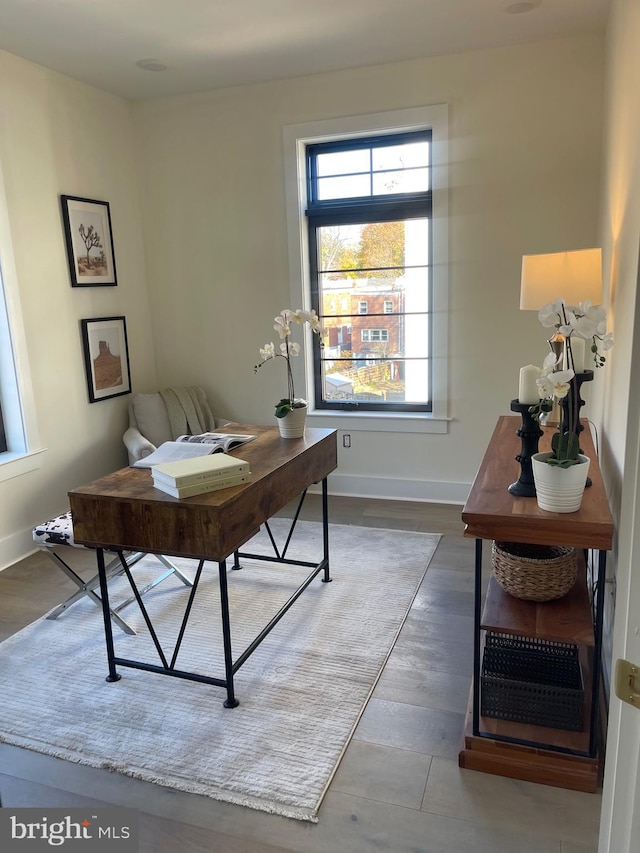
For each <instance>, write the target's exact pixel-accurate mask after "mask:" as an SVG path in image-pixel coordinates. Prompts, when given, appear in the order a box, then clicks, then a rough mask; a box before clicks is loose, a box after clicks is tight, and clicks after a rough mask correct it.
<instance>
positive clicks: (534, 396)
mask: <svg viewBox="0 0 640 853" xmlns="http://www.w3.org/2000/svg"><path fill="white" fill-rule="evenodd" d="M539 376H540V371H539V369H538V368H537V367H536V366H535V364H528V365H527V366H526V367H522V368H520V385H519V388H518V402H519V403H523V404H527V405H529V406H532V405H533V404H534V403H537V402H538V400H539V399H540V394H539V393H538V386H537V385H536V379H537V378H538V377H539Z"/></svg>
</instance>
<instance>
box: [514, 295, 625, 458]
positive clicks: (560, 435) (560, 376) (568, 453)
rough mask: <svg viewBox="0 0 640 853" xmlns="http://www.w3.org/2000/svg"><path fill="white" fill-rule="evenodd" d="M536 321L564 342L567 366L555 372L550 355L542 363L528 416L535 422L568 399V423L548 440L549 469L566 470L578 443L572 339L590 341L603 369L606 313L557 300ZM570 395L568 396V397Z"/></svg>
mask: <svg viewBox="0 0 640 853" xmlns="http://www.w3.org/2000/svg"><path fill="white" fill-rule="evenodd" d="M538 319H539V320H540V322H541V323H542V325H543V326H545V327H546V328H551V327H554V328H555V329H556V330H557V331H558V332H559V333H560V334H561V335H563V336H564V338H565V349H566V353H567V366H566V368H565V369H556V368H558V364H559V361H560V358H559V357H558V356H556V355H555V353H553V352H550V353H549V354H548V355H547V357H546V358H545V360H544V363H543V365H542V370H541V371H540V376H539V377H538V379H537V380H536V384H537V386H538V393H539V396H540V402H539V403H537V404H536V405H534V406H531V408H530V409H529V412H530V413H531V414H532V415H533V417H534V418H536V420H539V419H540V417H541V416H542V415H543V414H544V412H545V411H548V410H549V403H553V401H554V399H558V400H563V399H564V398H565V397H567V395H570V396H569V398H568V400H567V403H566V407H565V411H566V413H567V421H568V422H567V423H564V422H563V423H561V425H560V430H559V431H558V432H557V433H556V434H555V435H554V436H553V438H552V439H551V450H552V455H551V456H550V457H549V458H548V459H547V464H548V465H557V466H559V467H561V468H569V467H570V466H571V465H577V464H578V462H579V458H578V457H579V453H580V441H579V438H578V419H579V417H580V405H579V387H578V382H577V379H576V375H575V369H574V368H575V364H574V360H573V351H572V348H571V338H572V337H574V336H575V337H577V338H583V339H584V340H585V341H591V346H590V352H591V353H592V356H593V363H594V366H595V367H596V368H599V367H603V366H604V364H605V361H606V358H605V356H603V355H602V354H601V352H600V347H602V350H603V351H606V350H609V349H611V347H612V346H613V335H612V334H611V332H607V312H606V311H605V310H604V308H602V306H600V305H597V306H593V305H592V304H591V302H589V301H586V302H581V303H580V304H579V305H577V306H570V305H566V304H565V302H564V299H556V301H555V302H550V303H549V304H548V305H544V306H543V307H542V308H541V309H540V311H539V312H538ZM570 392H571V393H570Z"/></svg>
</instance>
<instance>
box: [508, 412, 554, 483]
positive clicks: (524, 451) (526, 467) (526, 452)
mask: <svg viewBox="0 0 640 853" xmlns="http://www.w3.org/2000/svg"><path fill="white" fill-rule="evenodd" d="M530 408H531V403H521V402H520V401H519V400H512V401H511V411H512V412H518V413H519V414H521V415H522V426H521V427H520V428H519V429H518V430H516V432H517V434H518V435H519V436H520V440H521V449H520V453H518V455H517V456H516V459H517V461H518V462H519V463H520V476H519V477H518V479H517V480H516V482H515V483H511V485H510V486H509V491H510V492H511V494H512V495H516V496H517V497H520V498H535V496H536V486H535V483H534V482H533V465H532V463H531V457H532V456H533V454H534V453H537V452H538V442H539V441H540V436H541V435H542V434H543V433H542V430H541V429H540V424H539V423H538V422H537V420H536V419H535V418H534V417H533V415H532V414H531V413H530V411H529V409H530ZM541 409H542V411H543V412H548V411H551V406H550V405H548V404H546V403H543V404H541Z"/></svg>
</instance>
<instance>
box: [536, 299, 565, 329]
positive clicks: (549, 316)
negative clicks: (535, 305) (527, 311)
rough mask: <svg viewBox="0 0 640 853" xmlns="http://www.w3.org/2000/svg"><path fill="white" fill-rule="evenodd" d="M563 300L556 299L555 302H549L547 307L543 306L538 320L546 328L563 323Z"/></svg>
mask: <svg viewBox="0 0 640 853" xmlns="http://www.w3.org/2000/svg"><path fill="white" fill-rule="evenodd" d="M563 304H564V303H563V301H562V299H556V301H555V302H549V303H548V304H547V305H543V306H542V308H541V309H540V310H539V311H538V320H540V322H541V323H542V325H543V326H545V327H550V326H557V325H558V324H559V323H561V322H562V319H563V318H562V306H563Z"/></svg>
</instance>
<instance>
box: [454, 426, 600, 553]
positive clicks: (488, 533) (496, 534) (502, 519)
mask: <svg viewBox="0 0 640 853" xmlns="http://www.w3.org/2000/svg"><path fill="white" fill-rule="evenodd" d="M521 423H522V420H521V418H520V417H518V416H512V415H503V416H502V417H500V418H499V420H498V423H497V426H496V428H495V430H494V433H493V436H492V438H491V441H490V442H489V446H488V448H487V451H486V453H485V456H484V459H483V460H482V464H481V465H480V469H479V471H478V474H477V476H476V478H475V480H474V483H473V486H472V488H471V492H470V493H469V497H468V498H467V502H466V503H465V505H464V508H463V510H462V520H463V521H464V522H465V524H466V528H465V536H473V537H475V538H478V539H498V540H504V541H508V542H530V543H532V544H539V545H572V546H574V547H580V548H597V549H599V550H605V551H606V550H609V549H610V548H611V544H612V539H613V529H614V528H613V518H612V516H611V511H610V509H609V502H608V500H607V495H606V493H605V489H604V484H603V482H602V475H601V473H600V467H599V465H598V459H597V457H596V453H595V448H594V446H593V442H592V439H591V433H590V431H589V427H588V424H585V429H584V430H583V431H582V432H581V433H580V445H581V448H582V450H583V451H584V453H585V455H586V456H588V457H589V458H590V460H591V464H590V466H589V476H590V477H591V479H592V481H593V485H592V486H590V487H589V488H587V489H585V493H584V498H583V501H582V506H581V508H580V509H579V510H578V512H571V513H557V512H546V511H545V510H543V509H539V507H538V504H537V502H536V499H535V498H521V497H514V496H513V495H512V494H511V493H510V492H509V491H508V487H509V485H510V484H511V483H513V482H515V481H516V480H517V479H518V477H519V476H520V465H519V463H518V462H517V461H516V458H515V457H516V455H517V454H518V453H519V452H520V447H521V442H520V438H519V437H518V435H517V430H518V428H519V427H520V425H521ZM554 432H555V428H551V427H545V428H544V435H543V436H542V438H541V439H540V450H541V451H543V450H549V449H550V442H551V436H552V435H553V433H554Z"/></svg>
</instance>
